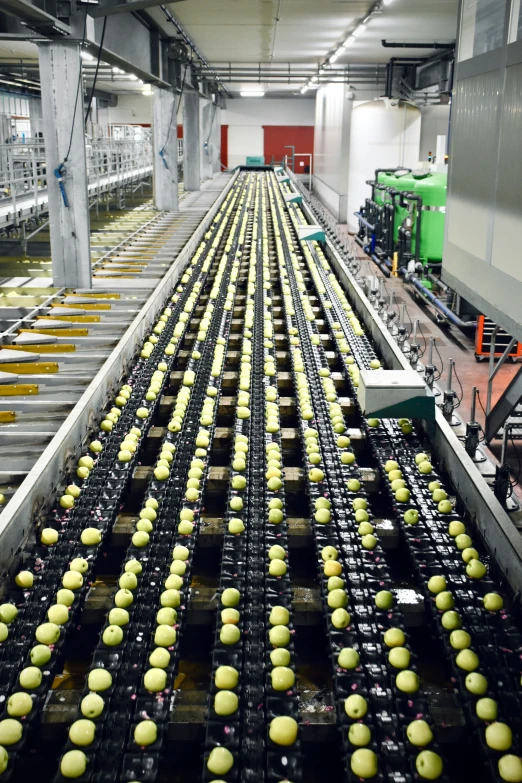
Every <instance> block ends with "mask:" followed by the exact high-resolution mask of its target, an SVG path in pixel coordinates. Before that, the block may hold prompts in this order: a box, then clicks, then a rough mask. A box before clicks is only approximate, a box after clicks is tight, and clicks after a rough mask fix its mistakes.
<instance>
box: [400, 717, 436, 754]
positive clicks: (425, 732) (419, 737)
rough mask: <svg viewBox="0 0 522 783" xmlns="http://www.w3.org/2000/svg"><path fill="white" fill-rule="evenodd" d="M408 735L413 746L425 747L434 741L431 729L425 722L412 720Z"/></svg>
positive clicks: (407, 730) (407, 731)
mask: <svg viewBox="0 0 522 783" xmlns="http://www.w3.org/2000/svg"><path fill="white" fill-rule="evenodd" d="M406 735H407V737H408V739H409V741H410V742H411V744H412V745H418V746H419V747H424V746H425V745H429V744H430V742H431V741H432V740H433V733H432V731H431V728H430V727H429V725H428V724H427V723H426V721H425V720H412V722H411V723H410V724H408V728H407V729H406Z"/></svg>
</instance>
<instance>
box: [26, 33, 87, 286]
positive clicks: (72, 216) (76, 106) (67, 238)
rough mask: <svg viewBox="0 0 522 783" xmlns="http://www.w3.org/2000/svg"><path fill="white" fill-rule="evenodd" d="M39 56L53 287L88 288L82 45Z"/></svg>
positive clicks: (53, 44)
mask: <svg viewBox="0 0 522 783" xmlns="http://www.w3.org/2000/svg"><path fill="white" fill-rule="evenodd" d="M38 53H39V57H40V75H41V89H42V114H43V135H44V139H45V158H46V164H47V173H48V180H47V183H48V184H47V189H48V199H49V201H48V203H49V219H50V227H51V256H52V269H53V283H54V285H55V286H57V287H59V288H61V287H74V288H89V287H90V285H91V249H90V224H89V198H88V189H87V160H86V155H85V131H84V118H83V77H82V72H81V58H80V45H79V43H77V42H73V41H70V42H67V41H63V40H60V41H46V42H42V43H40V44H38ZM67 156H68V160H65V159H66V157H67ZM62 164H63V170H62V171H61V181H60V171H59V170H60V167H61V165H62ZM53 174H54V176H53Z"/></svg>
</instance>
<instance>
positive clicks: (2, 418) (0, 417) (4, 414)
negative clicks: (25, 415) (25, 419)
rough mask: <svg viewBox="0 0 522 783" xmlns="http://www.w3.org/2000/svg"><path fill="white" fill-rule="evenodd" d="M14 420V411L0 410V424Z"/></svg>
mask: <svg viewBox="0 0 522 783" xmlns="http://www.w3.org/2000/svg"><path fill="white" fill-rule="evenodd" d="M15 420H16V413H15V412H14V411H0V424H11V423H12V422H13V421H15Z"/></svg>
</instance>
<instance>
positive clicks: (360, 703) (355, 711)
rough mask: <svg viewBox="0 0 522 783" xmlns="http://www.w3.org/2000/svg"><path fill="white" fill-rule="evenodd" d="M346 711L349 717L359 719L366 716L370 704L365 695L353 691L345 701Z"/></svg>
mask: <svg viewBox="0 0 522 783" xmlns="http://www.w3.org/2000/svg"><path fill="white" fill-rule="evenodd" d="M344 711H345V712H346V714H347V715H348V717H349V718H352V719H353V720H359V719H360V718H364V716H365V715H366V713H367V712H368V704H367V702H366V699H365V698H364V696H361V695H360V694H358V693H352V694H351V695H350V696H348V698H346V699H345V702H344Z"/></svg>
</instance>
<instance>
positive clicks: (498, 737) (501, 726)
mask: <svg viewBox="0 0 522 783" xmlns="http://www.w3.org/2000/svg"><path fill="white" fill-rule="evenodd" d="M486 744H487V746H488V747H489V748H492V749H493V750H499V751H504V750H509V749H510V747H511V745H512V744H513V734H512V732H511V729H510V727H509V726H508V725H507V723H500V722H499V721H495V723H491V724H490V725H489V726H487V728H486Z"/></svg>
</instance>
